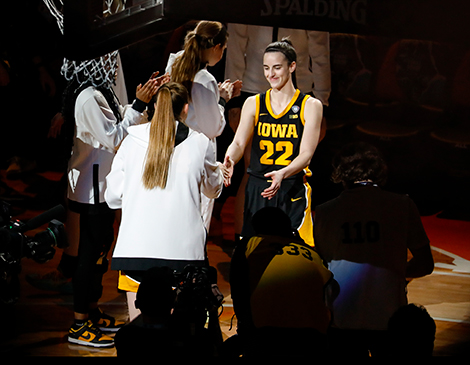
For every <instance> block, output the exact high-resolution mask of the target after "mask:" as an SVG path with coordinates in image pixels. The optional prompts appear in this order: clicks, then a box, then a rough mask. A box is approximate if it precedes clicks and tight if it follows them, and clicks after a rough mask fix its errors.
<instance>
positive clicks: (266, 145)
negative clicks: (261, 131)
mask: <svg viewBox="0 0 470 365" xmlns="http://www.w3.org/2000/svg"><path fill="white" fill-rule="evenodd" d="M259 148H260V149H261V150H263V151H264V150H266V152H265V153H264V154H263V156H261V159H260V162H261V163H262V164H263V165H274V164H275V165H280V166H287V165H289V164H290V163H291V160H290V157H291V156H292V153H293V152H294V145H293V144H292V142H289V141H279V142H276V145H275V146H274V143H273V142H271V141H267V140H261V141H260V142H259ZM274 150H276V152H279V151H284V153H283V154H282V155H281V156H279V157H278V158H277V159H276V160H275V161H274V160H273V159H272V158H271V157H272V155H273V154H274Z"/></svg>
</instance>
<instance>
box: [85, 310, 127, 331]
mask: <svg viewBox="0 0 470 365" xmlns="http://www.w3.org/2000/svg"><path fill="white" fill-rule="evenodd" d="M90 321H91V322H92V323H93V325H95V326H96V327H98V328H99V329H100V330H101V331H104V332H117V331H119V329H120V328H121V327H122V326H124V324H125V322H122V321H118V320H116V319H115V318H114V317H111V316H110V315H107V314H106V313H104V312H103V311H102V310H101V309H99V308H98V309H97V310H96V312H95V313H93V314H91V313H90Z"/></svg>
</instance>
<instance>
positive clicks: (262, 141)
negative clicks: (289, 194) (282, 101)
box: [247, 89, 310, 179]
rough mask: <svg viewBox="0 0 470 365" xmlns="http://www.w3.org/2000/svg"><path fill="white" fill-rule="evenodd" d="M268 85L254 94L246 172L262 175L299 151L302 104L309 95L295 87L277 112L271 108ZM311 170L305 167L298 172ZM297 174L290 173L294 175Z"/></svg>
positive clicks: (283, 164) (283, 163)
mask: <svg viewBox="0 0 470 365" xmlns="http://www.w3.org/2000/svg"><path fill="white" fill-rule="evenodd" d="M270 96H271V89H270V90H268V91H266V92H265V93H263V94H257V95H256V114H255V129H254V133H253V143H252V147H251V157H250V165H249V167H248V169H247V171H248V173H249V174H251V175H253V176H256V177H259V178H264V175H265V174H266V173H268V172H271V171H274V170H280V169H282V168H283V167H286V166H287V165H289V164H290V163H291V162H292V160H293V159H294V158H296V157H297V156H298V155H299V150H300V141H301V139H302V135H303V131H304V124H305V120H304V105H305V102H306V101H307V99H308V98H309V97H310V96H309V95H306V94H303V93H301V92H300V90H296V92H295V95H294V97H293V98H292V100H291V101H290V103H289V105H287V107H286V108H285V109H284V111H283V112H282V113H280V114H278V115H276V114H274V112H273V110H272V108H271V101H270ZM305 173H306V174H308V175H309V174H310V172H309V171H308V168H306V169H305V170H304V172H303V173H302V172H301V173H300V174H302V175H303V174H305ZM296 176H298V174H297V175H294V176H291V177H290V178H291V179H292V178H295V177H296Z"/></svg>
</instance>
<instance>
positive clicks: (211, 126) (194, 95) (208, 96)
mask: <svg viewBox="0 0 470 365" xmlns="http://www.w3.org/2000/svg"><path fill="white" fill-rule="evenodd" d="M204 71H205V70H201V71H199V72H204ZM206 72H207V71H206ZM207 73H208V72H207ZM219 98H220V94H219V87H218V85H217V82H216V80H215V79H213V77H212V79H210V80H209V79H208V78H202V80H201V81H200V82H199V81H194V82H193V85H192V88H191V103H190V104H189V112H188V117H187V118H186V124H187V125H188V127H190V128H191V129H194V130H195V131H197V132H200V133H203V134H204V135H206V136H207V137H208V138H209V139H213V138H216V137H218V136H220V135H221V134H222V132H223V131H224V128H225V116H224V110H225V109H224V107H223V106H221V105H220V104H219Z"/></svg>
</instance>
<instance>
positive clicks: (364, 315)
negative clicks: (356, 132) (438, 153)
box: [315, 142, 434, 357]
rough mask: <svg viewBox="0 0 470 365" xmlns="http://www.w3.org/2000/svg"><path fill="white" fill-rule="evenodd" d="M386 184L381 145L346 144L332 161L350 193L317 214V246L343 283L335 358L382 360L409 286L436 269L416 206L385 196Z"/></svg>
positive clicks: (337, 176)
mask: <svg viewBox="0 0 470 365" xmlns="http://www.w3.org/2000/svg"><path fill="white" fill-rule="evenodd" d="M386 178H387V166H386V164H385V162H384V160H383V159H382V157H381V155H380V153H379V152H378V150H377V149H376V148H375V147H373V146H370V145H368V144H366V143H362V142H359V143H352V144H350V145H347V146H345V147H344V148H343V149H342V150H341V151H340V152H339V154H338V155H337V156H336V157H335V159H334V161H333V181H334V182H337V183H342V184H343V186H344V188H345V190H344V191H343V192H342V193H341V194H340V195H339V196H338V197H337V198H335V199H333V200H331V201H328V202H326V203H324V204H321V205H319V206H317V207H316V210H315V247H316V248H317V250H318V253H319V254H320V255H321V257H322V258H323V259H324V260H325V262H327V264H328V268H329V269H330V270H331V271H332V272H333V274H334V276H335V279H336V280H337V281H338V283H339V285H340V293H339V296H338V298H337V299H336V300H335V302H334V303H333V313H334V320H333V323H332V327H331V330H330V336H329V342H330V345H331V349H330V352H331V353H332V354H335V355H344V356H349V357H357V356H365V357H368V356H369V355H372V356H380V355H383V354H384V352H385V351H386V335H387V324H388V321H389V319H390V317H391V316H392V314H393V313H395V311H397V310H398V308H400V307H402V306H403V305H405V304H406V303H407V295H406V285H407V280H410V279H412V278H418V277H421V276H425V275H428V274H430V273H431V272H432V271H433V269H434V261H433V257H432V254H431V248H430V245H429V239H428V237H427V235H426V232H425V231H424V228H423V225H422V222H421V218H420V215H419V212H418V209H417V208H416V205H415V204H414V203H413V201H412V200H411V199H410V198H409V197H408V196H406V195H400V194H396V193H391V192H387V191H385V190H382V187H381V186H382V185H384V183H385V181H386ZM408 250H409V251H410V252H411V254H412V258H411V259H410V260H409V261H408V256H407V255H408Z"/></svg>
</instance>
